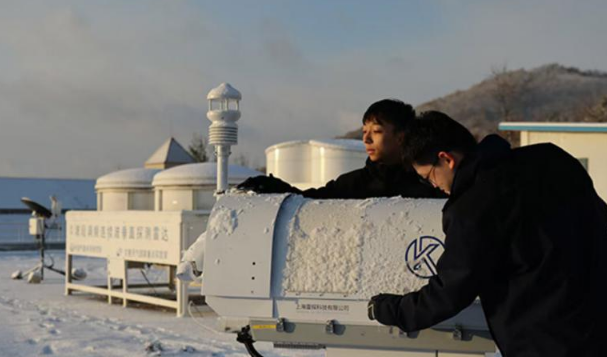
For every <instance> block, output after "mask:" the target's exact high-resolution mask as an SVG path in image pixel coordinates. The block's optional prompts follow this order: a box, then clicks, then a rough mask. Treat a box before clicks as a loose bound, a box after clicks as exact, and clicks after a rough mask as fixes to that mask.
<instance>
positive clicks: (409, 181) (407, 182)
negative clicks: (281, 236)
mask: <svg viewBox="0 0 607 357" xmlns="http://www.w3.org/2000/svg"><path fill="white" fill-rule="evenodd" d="M298 193H300V194H301V195H303V196H304V197H309V198H327V199H329V198H342V199H363V198H369V197H393V196H402V197H412V198H441V197H446V196H445V195H444V194H443V193H442V192H441V191H439V190H437V189H434V188H432V187H429V186H427V185H424V184H423V183H421V182H420V180H419V177H418V176H417V174H416V173H415V172H414V171H413V170H412V169H411V170H406V168H405V167H404V166H403V165H397V166H387V165H382V164H378V163H375V162H373V161H371V160H369V159H367V163H366V165H365V167H363V168H361V169H358V170H354V171H351V172H348V173H345V174H343V175H341V176H339V177H338V178H337V179H335V180H331V181H329V182H328V183H327V184H326V185H325V186H323V187H319V188H311V189H308V190H305V191H301V192H298Z"/></svg>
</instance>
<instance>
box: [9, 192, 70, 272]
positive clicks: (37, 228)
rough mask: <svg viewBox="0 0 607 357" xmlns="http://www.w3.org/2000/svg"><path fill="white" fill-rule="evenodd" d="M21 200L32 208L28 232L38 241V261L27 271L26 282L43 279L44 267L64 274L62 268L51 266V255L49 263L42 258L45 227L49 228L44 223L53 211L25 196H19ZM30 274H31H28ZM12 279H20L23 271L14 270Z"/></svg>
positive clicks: (44, 245)
mask: <svg viewBox="0 0 607 357" xmlns="http://www.w3.org/2000/svg"><path fill="white" fill-rule="evenodd" d="M21 202H23V204H24V205H26V206H27V207H28V208H29V209H30V210H32V216H34V217H32V218H30V222H29V232H30V234H31V235H33V236H35V237H36V241H37V242H38V249H39V251H40V263H38V264H37V265H36V266H34V267H33V268H32V269H30V270H28V271H27V275H28V282H31V283H39V282H40V281H42V280H43V279H44V269H48V270H50V271H53V272H55V273H59V274H61V275H65V272H64V271H63V270H60V269H57V268H55V267H53V265H54V264H55V262H54V260H53V258H52V257H50V259H51V264H46V262H45V259H44V250H45V249H46V243H45V236H46V228H49V227H48V226H47V224H46V220H47V219H50V218H51V217H53V213H52V212H51V211H49V209H48V208H46V207H44V206H43V205H41V204H39V203H37V202H34V201H32V200H31V199H29V198H27V197H23V198H21ZM30 275H31V276H30ZM12 277H13V279H21V278H23V273H21V271H16V272H14V273H13V275H12Z"/></svg>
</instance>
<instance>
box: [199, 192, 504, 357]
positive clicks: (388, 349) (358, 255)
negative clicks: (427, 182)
mask: <svg viewBox="0 0 607 357" xmlns="http://www.w3.org/2000/svg"><path fill="white" fill-rule="evenodd" d="M443 204H444V200H434V199H422V200H419V199H418V200H415V199H403V198H376V199H367V200H311V199H306V198H303V197H301V196H298V195H286V194H285V195H250V194H227V195H223V196H221V197H220V198H219V199H218V201H217V203H216V204H215V206H214V208H213V211H212V213H211V216H210V218H209V222H208V226H207V232H206V243H205V249H204V253H203V254H204V259H203V262H204V263H203V264H204V266H203V269H202V273H203V291H202V293H203V294H204V295H205V296H206V301H207V303H208V304H209V306H210V307H211V308H213V310H215V311H216V312H217V314H218V315H219V316H220V319H219V321H220V329H221V330H223V331H226V332H235V333H237V334H238V340H239V341H240V342H242V343H244V344H245V345H246V347H247V350H248V351H249V353H250V354H251V355H252V356H258V355H259V354H258V353H257V352H256V351H255V348H254V347H253V342H254V341H268V342H273V343H274V345H275V346H276V347H287V348H288V347H290V348H325V349H326V351H327V356H332V357H335V356H346V355H347V356H369V355H373V356H456V355H457V356H460V357H461V356H478V355H484V353H486V352H494V351H495V345H494V343H493V341H492V340H491V337H490V334H489V331H488V328H487V326H486V323H485V318H484V315H483V313H482V311H481V306H480V304H478V303H475V304H473V305H472V306H470V307H469V308H467V309H466V310H464V311H463V312H462V313H460V314H459V315H457V316H455V317H453V318H451V319H449V320H448V321H445V322H443V323H441V324H439V325H437V326H435V327H433V328H431V329H427V330H423V331H420V332H418V333H413V334H406V333H403V332H401V331H400V330H399V329H398V328H393V327H388V326H382V325H380V324H378V323H377V322H375V321H370V320H369V319H368V317H367V303H368V300H369V298H371V297H372V296H373V295H375V294H378V293H396V294H403V293H406V292H409V291H415V290H418V289H419V288H421V287H422V286H424V285H425V284H426V283H427V280H428V278H429V277H431V276H432V275H433V274H435V272H436V262H437V260H438V258H439V257H440V255H441V254H442V250H443V239H444V237H443V233H442V230H441V219H440V217H441V208H442V206H443ZM201 252H202V250H199V254H201Z"/></svg>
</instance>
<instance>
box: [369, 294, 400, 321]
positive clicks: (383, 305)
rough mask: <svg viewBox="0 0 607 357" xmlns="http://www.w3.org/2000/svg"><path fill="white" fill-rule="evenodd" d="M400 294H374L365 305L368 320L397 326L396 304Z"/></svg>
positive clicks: (398, 301)
mask: <svg viewBox="0 0 607 357" xmlns="http://www.w3.org/2000/svg"><path fill="white" fill-rule="evenodd" d="M402 297H403V296H402V295H394V294H379V295H375V296H374V297H372V298H371V300H370V301H369V304H368V305H367V314H368V316H369V319H370V320H377V322H379V323H381V324H383V325H390V326H397V325H398V324H397V320H398V316H397V311H398V304H399V303H400V299H401V298H402Z"/></svg>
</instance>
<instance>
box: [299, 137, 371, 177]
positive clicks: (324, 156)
mask: <svg viewBox="0 0 607 357" xmlns="http://www.w3.org/2000/svg"><path fill="white" fill-rule="evenodd" d="M310 149H311V157H312V162H313V165H312V179H311V181H312V183H313V185H316V186H321V185H324V184H326V183H327V182H329V181H330V180H333V179H335V178H337V177H338V176H339V175H341V174H343V173H346V172H349V171H352V170H356V169H360V168H361V167H363V166H364V165H365V160H366V159H367V153H366V151H365V145H364V144H363V142H362V141H360V140H349V139H333V140H310Z"/></svg>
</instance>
